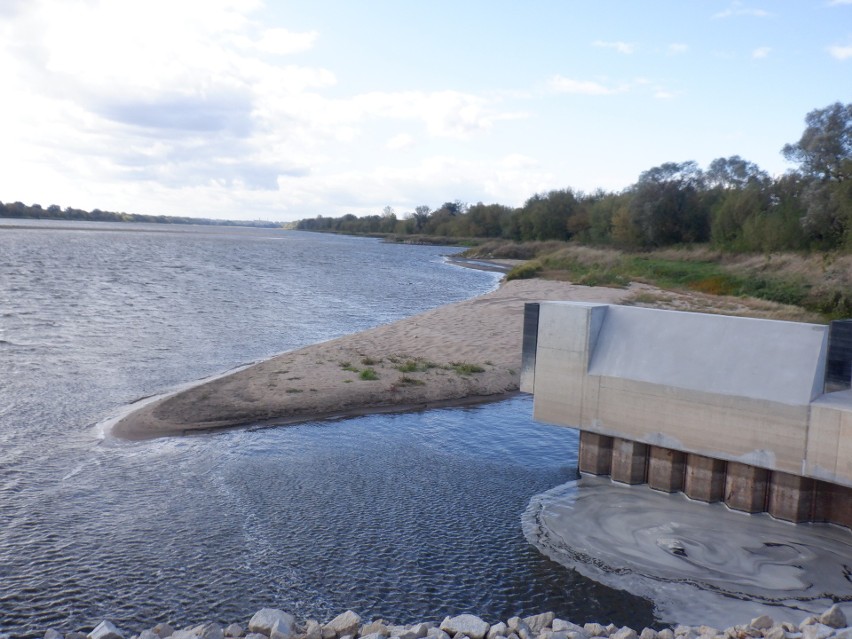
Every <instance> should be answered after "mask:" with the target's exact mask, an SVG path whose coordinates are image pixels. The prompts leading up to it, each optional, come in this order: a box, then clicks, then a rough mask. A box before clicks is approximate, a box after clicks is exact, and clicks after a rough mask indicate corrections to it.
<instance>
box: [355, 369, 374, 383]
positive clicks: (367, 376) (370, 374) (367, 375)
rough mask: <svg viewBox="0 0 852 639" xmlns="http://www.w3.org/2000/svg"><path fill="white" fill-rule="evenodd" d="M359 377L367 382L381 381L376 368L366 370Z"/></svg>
mask: <svg viewBox="0 0 852 639" xmlns="http://www.w3.org/2000/svg"><path fill="white" fill-rule="evenodd" d="M358 377H359V378H360V379H363V380H366V381H373V380H376V379H379V374H378V373H377V372H376V369H375V368H365V369H364V370H362V371H361V372H360V373H358Z"/></svg>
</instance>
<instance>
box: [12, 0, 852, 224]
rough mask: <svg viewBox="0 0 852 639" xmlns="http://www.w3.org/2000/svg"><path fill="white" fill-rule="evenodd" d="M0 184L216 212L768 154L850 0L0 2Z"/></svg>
mask: <svg viewBox="0 0 852 639" xmlns="http://www.w3.org/2000/svg"><path fill="white" fill-rule="evenodd" d="M0 87H2V92H0V148H2V150H0V201H3V202H15V201H21V202H24V203H25V204H33V203H38V204H41V205H42V206H45V207H46V206H48V205H51V204H58V205H59V206H61V207H63V208H65V207H67V206H71V207H75V208H82V209H86V210H91V209H94V208H100V209H103V210H108V211H124V212H128V213H146V214H155V215H180V216H192V217H211V218H220V219H234V220H240V219H244V220H253V219H264V220H273V221H282V222H285V221H290V220H294V219H300V218H307V217H315V216H317V215H324V216H340V215H343V214H346V213H354V214H355V215H359V216H360V215H367V214H378V213H381V212H382V210H383V209H384V207H385V206H391V207H392V208H393V209H394V210H395V211H396V213H397V215H398V216H402V215H403V214H405V213H406V212H410V211H412V210H413V209H414V208H415V207H416V206H418V205H424V204H425V205H428V206H431V207H433V208H437V207H439V206H440V205H441V204H442V203H443V202H446V201H453V200H461V201H462V202H466V203H469V204H474V203H476V202H484V203H486V204H489V203H495V202H496V203H500V204H506V205H509V206H520V205H522V204H523V202H524V201H525V200H526V199H527V198H529V197H530V196H532V195H533V194H535V193H540V192H546V191H549V190H552V189H563V188H572V189H574V190H575V191H583V192H593V191H595V190H596V189H604V190H607V191H620V190H622V189H624V188H627V187H629V186H630V185H631V184H633V183H635V182H636V180H637V179H638V177H639V174H640V173H641V172H643V171H645V170H647V169H650V168H652V167H654V166H658V165H660V164H662V163H664V162H685V161H688V160H694V161H696V162H698V163H699V165H700V166H702V167H705V168H706V166H707V165H708V164H709V163H710V162H711V161H712V160H713V159H715V158H719V157H729V156H732V155H739V156H741V157H743V158H744V159H746V160H749V161H751V162H755V163H757V164H758V165H759V166H760V167H761V168H763V169H764V170H766V171H767V172H769V173H770V174H771V175H780V174H783V173H784V172H786V171H788V170H791V169H793V168H795V167H794V166H793V165H791V164H789V163H788V162H786V161H785V160H784V158H783V157H782V155H781V153H780V150H781V147H782V146H783V145H784V144H785V143H788V142H796V141H797V140H798V139H799V138H800V136H801V134H802V131H803V130H804V126H805V125H804V118H805V116H806V114H807V113H808V112H810V111H812V110H814V109H818V108H824V107H826V106H828V105H830V104H832V103H834V102H837V101H840V102H842V103H844V104H845V103H850V102H852V0H743V1H739V0H733V1H732V0H643V1H642V2H638V1H636V0H529V1H528V2H521V1H520V0H515V1H511V2H510V1H508V0H488V1H485V0H453V1H447V0H429V1H428V2H426V1H419V2H418V1H415V0H361V1H359V2H354V1H352V0H311V1H309V0H303V1H299V2H295V1H289V0H281V1H277V0H266V1H265V2H264V1H263V0H145V2H140V1H137V0H0Z"/></svg>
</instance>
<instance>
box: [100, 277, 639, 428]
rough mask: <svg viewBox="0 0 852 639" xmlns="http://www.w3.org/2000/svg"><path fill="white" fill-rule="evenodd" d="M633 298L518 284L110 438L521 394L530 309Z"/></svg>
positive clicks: (314, 354)
mask: <svg viewBox="0 0 852 639" xmlns="http://www.w3.org/2000/svg"><path fill="white" fill-rule="evenodd" d="M637 286H638V285H632V286H631V287H629V288H626V289H613V288H602V287H589V286H578V285H574V284H570V283H567V282H556V281H550V280H515V281H512V282H507V283H505V284H503V285H501V286H500V288H498V289H497V290H495V291H492V292H491V293H487V294H486V295H482V296H480V297H476V298H473V299H470V300H466V301H463V302H458V303H455V304H450V305H447V306H442V307H439V308H436V309H433V310H431V311H427V312H425V313H421V314H419V315H415V316H413V317H409V318H406V319H403V320H400V321H397V322H394V323H391V324H386V325H383V326H379V327H376V328H373V329H370V330H367V331H364V332H361V333H355V334H352V335H347V336H344V337H341V338H338V339H335V340H331V341H328V342H322V343H319V344H314V345H312V346H307V347H305V348H301V349H299V350H295V351H290V352H287V353H282V354H281V355H277V356H275V357H272V358H270V359H268V360H265V361H263V362H259V363H257V364H254V365H252V366H249V367H248V368H245V369H242V370H239V371H237V372H234V373H231V374H228V375H225V376H222V377H219V378H216V379H213V380H211V381H207V382H203V383H201V384H198V385H195V386H192V387H190V388H188V389H185V390H182V391H180V392H177V393H173V394H170V395H167V396H164V397H162V398H159V399H157V400H155V401H153V402H150V403H147V404H145V405H143V406H140V407H139V408H138V409H137V410H134V411H132V412H130V413H128V414H127V415H125V416H123V417H122V418H120V419H119V420H117V421H116V422H115V423H114V424H113V426H112V428H111V434H113V435H115V436H117V437H121V438H124V439H149V438H154V437H162V436H168V435H179V434H186V433H190V432H193V431H203V430H212V429H221V428H229V427H235V426H240V425H245V424H257V423H275V424H286V423H296V422H304V421H311V420H314V419H324V418H330V417H342V416H347V415H357V414H363V413H368V412H379V411H403V410H411V409H420V408H429V407H434V406H442V405H449V404H456V403H465V402H472V401H483V400H488V399H497V398H499V397H501V396H503V395H506V394H508V393H512V392H514V391H516V390H517V389H518V384H519V380H520V369H521V347H522V332H523V312H524V304H525V303H526V302H537V301H547V300H575V301H590V302H603V303H619V302H623V301H625V300H626V299H628V298H629V297H630V296H632V295H633V294H634V293H635V292H636V291H635V289H636V288H637Z"/></svg>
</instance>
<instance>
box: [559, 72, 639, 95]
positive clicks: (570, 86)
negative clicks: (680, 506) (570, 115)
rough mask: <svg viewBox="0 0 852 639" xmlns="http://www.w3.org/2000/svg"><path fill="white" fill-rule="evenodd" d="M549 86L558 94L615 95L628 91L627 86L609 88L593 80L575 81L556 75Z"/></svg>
mask: <svg viewBox="0 0 852 639" xmlns="http://www.w3.org/2000/svg"><path fill="white" fill-rule="evenodd" d="M548 85H549V86H550V88H551V89H552V90H553V91H556V92H557V93H573V94H576V95H615V94H617V93H624V92H625V91H627V90H628V87H626V86H619V87H608V86H606V85H604V84H601V83H599V82H593V81H591V80H574V79H572V78H566V77H565V76H563V75H558V74H557V75H554V76H553V77H552V78H550V80H549V82H548Z"/></svg>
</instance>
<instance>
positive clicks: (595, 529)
mask: <svg viewBox="0 0 852 639" xmlns="http://www.w3.org/2000/svg"><path fill="white" fill-rule="evenodd" d="M524 533H525V535H526V537H527V539H528V540H529V541H530V543H532V544H533V545H535V546H536V547H537V548H538V549H539V550H541V551H542V552H543V553H544V554H545V555H547V556H548V557H550V558H551V559H553V560H555V561H558V562H559V563H561V564H563V565H565V566H567V567H570V568H573V569H575V570H578V571H579V572H581V573H583V574H584V575H586V576H588V577H590V578H592V579H595V580H596V581H600V582H601V583H605V584H607V585H609V586H612V587H613V588H623V589H625V590H628V591H629V592H632V593H634V594H638V595H640V596H642V597H646V598H648V599H650V600H652V601H653V602H654V604H655V608H656V612H657V614H658V615H659V616H660V617H661V618H662V619H663V620H667V621H670V622H678V623H684V624H692V625H699V624H713V625H716V626H720V627H723V628H724V627H727V626H730V625H732V624H733V623H743V622H746V621H748V620H749V619H751V618H753V617H756V616H758V615H759V614H768V615H770V616H772V617H773V618H775V619H776V620H779V621H783V620H789V621H793V622H797V623H798V622H800V621H801V620H802V619H803V618H804V617H806V616H807V615H808V614H811V613H820V612H822V611H823V610H825V609H826V608H828V607H829V606H830V605H831V604H832V603H837V602H850V604H852V577H850V575H852V535H850V533H849V530H848V529H845V528H840V527H836V526H830V525H826V524H800V525H792V524H787V523H784V522H780V521H777V520H774V519H772V518H771V517H769V516H768V515H766V514H758V515H747V514H744V513H739V512H735V511H731V510H729V509H728V508H726V507H725V506H724V505H723V504H704V503H699V502H694V501H690V500H689V499H688V498H687V497H686V496H684V495H682V494H674V495H668V494H664V493H660V492H657V491H654V490H651V489H650V488H648V487H647V486H626V485H623V484H618V483H615V482H612V481H610V480H609V479H608V478H598V477H591V476H584V477H583V478H582V479H581V480H579V481H577V482H570V483H568V484H565V485H562V486H559V487H557V488H554V489H552V490H549V491H547V492H545V493H543V494H541V495H537V496H536V497H534V498H533V499H532V500H531V502H530V505H529V507H528V508H527V511H526V512H525V513H524ZM849 608H850V610H852V605H850V606H849Z"/></svg>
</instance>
